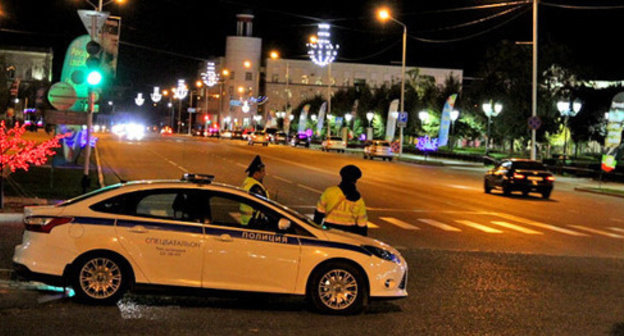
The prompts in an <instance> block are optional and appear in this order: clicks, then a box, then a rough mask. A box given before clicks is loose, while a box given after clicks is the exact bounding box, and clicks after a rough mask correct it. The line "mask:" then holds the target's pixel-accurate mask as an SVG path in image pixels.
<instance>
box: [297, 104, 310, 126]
mask: <svg viewBox="0 0 624 336" xmlns="http://www.w3.org/2000/svg"><path fill="white" fill-rule="evenodd" d="M308 111H310V104H305V105H304V106H303V108H302V109H301V114H299V128H298V129H297V133H303V132H305V130H306V124H307V122H308Z"/></svg>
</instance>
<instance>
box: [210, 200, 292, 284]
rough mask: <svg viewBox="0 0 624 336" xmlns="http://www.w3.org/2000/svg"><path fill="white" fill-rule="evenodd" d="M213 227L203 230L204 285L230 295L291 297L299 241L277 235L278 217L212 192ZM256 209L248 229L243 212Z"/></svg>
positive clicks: (288, 236) (248, 203)
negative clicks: (249, 293) (253, 293)
mask: <svg viewBox="0 0 624 336" xmlns="http://www.w3.org/2000/svg"><path fill="white" fill-rule="evenodd" d="M209 203H210V213H211V223H210V225H206V226H205V227H204V231H205V233H206V235H207V237H206V250H205V258H204V260H205V261H204V271H203V281H202V283H203V286H204V287H206V288H218V289H229V290H244V291H260V292H272V293H291V292H292V291H293V290H294V288H295V281H296V278H297V271H298V266H299V257H300V247H299V240H298V239H297V238H296V237H295V236H293V235H291V234H285V233H283V232H279V230H278V229H277V222H278V221H279V218H280V216H279V215H278V214H277V213H275V212H274V211H271V210H268V209H266V208H264V207H262V206H259V205H258V204H257V203H256V202H255V201H253V200H250V199H247V198H243V197H238V196H234V195H229V194H225V193H216V192H215V193H214V194H213V195H212V196H211V197H210V202H209ZM249 208H251V209H253V212H254V215H253V218H252V219H251V220H250V221H249V222H248V223H246V224H244V225H243V224H242V223H241V222H246V220H245V219H242V216H241V213H242V212H244V211H247V210H249Z"/></svg>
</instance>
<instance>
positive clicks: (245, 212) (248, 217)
mask: <svg viewBox="0 0 624 336" xmlns="http://www.w3.org/2000/svg"><path fill="white" fill-rule="evenodd" d="M245 172H246V173H247V177H246V178H245V180H244V181H243V185H242V188H243V189H244V190H246V191H248V192H252V193H254V194H258V195H260V196H263V197H266V198H269V192H268V191H267V190H266V188H265V187H264V185H263V184H262V180H263V179H264V176H265V175H266V171H265V167H264V163H262V160H261V159H260V155H256V157H255V158H254V159H253V161H251V163H250V164H249V167H247V169H246V170H245ZM240 212H241V224H242V225H249V223H250V221H252V218H253V219H256V218H255V217H256V216H257V215H259V214H258V213H254V209H253V208H252V207H250V206H249V205H246V204H243V203H241V205H240Z"/></svg>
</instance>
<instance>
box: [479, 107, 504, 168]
mask: <svg viewBox="0 0 624 336" xmlns="http://www.w3.org/2000/svg"><path fill="white" fill-rule="evenodd" d="M481 107H482V108H483V113H485V115H486V116H487V118H488V127H487V141H486V142H485V156H488V154H489V153H490V124H491V123H492V117H496V116H498V115H499V114H500V113H501V111H502V110H503V104H501V103H493V102H492V100H490V101H489V102H486V103H484V104H483V105H482V106H481Z"/></svg>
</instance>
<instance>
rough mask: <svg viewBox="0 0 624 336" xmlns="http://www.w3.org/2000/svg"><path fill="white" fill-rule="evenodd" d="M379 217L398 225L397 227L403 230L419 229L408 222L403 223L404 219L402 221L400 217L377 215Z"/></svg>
mask: <svg viewBox="0 0 624 336" xmlns="http://www.w3.org/2000/svg"><path fill="white" fill-rule="evenodd" d="M379 218H380V219H381V220H384V221H386V222H388V223H390V224H394V225H396V226H398V227H400V228H402V229H405V230H420V228H419V227H417V226H414V225H412V224H409V223H405V222H404V221H402V220H400V219H397V218H394V217H379Z"/></svg>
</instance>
